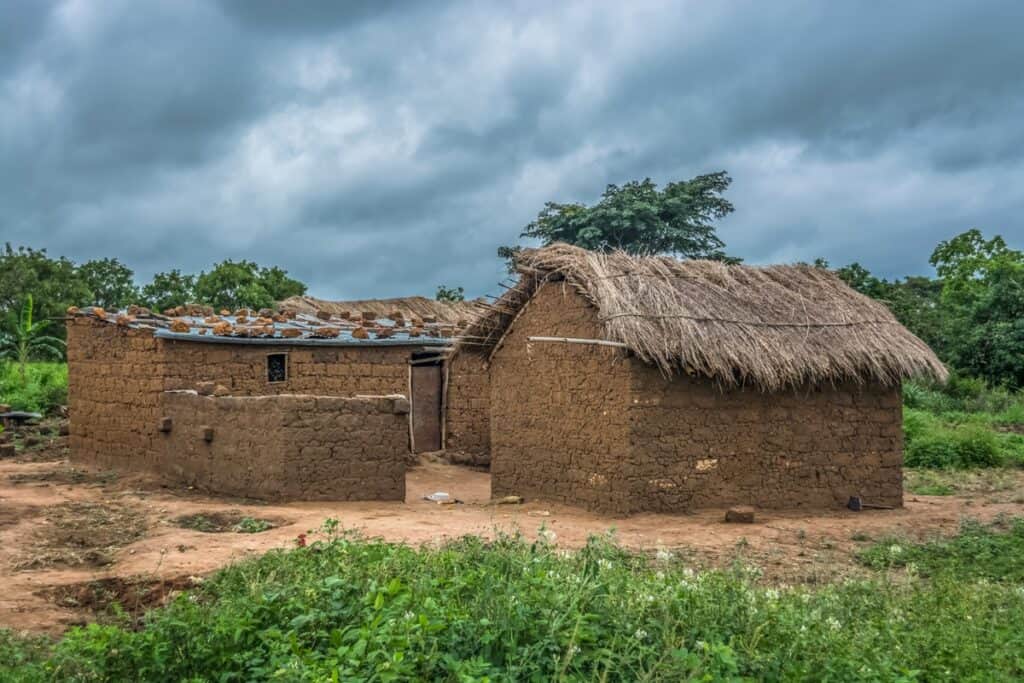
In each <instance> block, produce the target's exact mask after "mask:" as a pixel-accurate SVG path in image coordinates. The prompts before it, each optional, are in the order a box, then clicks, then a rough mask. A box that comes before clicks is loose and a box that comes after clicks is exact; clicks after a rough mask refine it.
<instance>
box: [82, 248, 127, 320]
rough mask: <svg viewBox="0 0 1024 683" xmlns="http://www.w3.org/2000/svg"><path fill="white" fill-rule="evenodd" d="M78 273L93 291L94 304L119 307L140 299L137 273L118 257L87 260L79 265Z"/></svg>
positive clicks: (110, 307)
mask: <svg viewBox="0 0 1024 683" xmlns="http://www.w3.org/2000/svg"><path fill="white" fill-rule="evenodd" d="M78 275H79V276H80V277H81V278H82V281H83V282H85V284H86V286H87V287H88V288H89V289H90V290H91V291H92V304H93V305H94V306H100V307H102V308H109V309H119V308H124V307H126V306H128V305H129V304H133V303H135V302H136V300H137V299H138V296H139V290H138V289H136V287H135V281H134V275H135V273H133V272H132V269H131V268H129V267H128V266H125V265H124V264H122V263H121V262H120V261H118V260H117V259H116V258H105V259H99V260H94V261H86V262H85V263H83V264H82V265H80V266H79V267H78Z"/></svg>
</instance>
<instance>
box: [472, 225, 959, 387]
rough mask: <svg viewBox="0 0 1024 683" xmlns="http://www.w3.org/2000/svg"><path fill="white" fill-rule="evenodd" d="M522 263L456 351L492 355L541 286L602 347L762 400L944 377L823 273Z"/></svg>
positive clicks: (696, 264)
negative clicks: (565, 291) (812, 385)
mask: <svg viewBox="0 0 1024 683" xmlns="http://www.w3.org/2000/svg"><path fill="white" fill-rule="evenodd" d="M518 264H519V268H520V272H521V273H522V278H521V279H520V282H519V285H518V287H516V288H514V289H511V290H509V291H507V292H506V293H505V295H504V296H503V297H501V298H500V299H499V300H498V301H497V302H496V304H495V305H494V306H493V307H492V309H491V310H490V312H489V313H487V314H485V315H483V316H481V317H479V318H478V319H477V320H475V322H474V324H473V325H471V326H470V327H469V329H467V330H466V334H465V337H464V340H465V344H464V349H466V350H470V351H471V350H474V349H475V350H477V351H478V352H479V351H486V352H487V353H491V352H493V350H494V347H495V346H496V345H497V344H499V343H500V340H501V337H502V336H503V335H504V333H505V332H506V330H507V329H508V327H509V325H510V324H511V323H512V321H513V320H514V319H515V317H516V316H517V315H518V314H519V313H520V309H521V308H522V307H523V306H524V305H525V304H526V303H527V302H528V301H529V299H530V297H531V296H532V295H533V293H534V292H535V291H536V290H537V288H538V287H539V286H540V285H542V284H544V283H546V282H550V281H565V282H566V283H568V284H569V285H571V286H572V288H573V289H574V290H575V291H577V292H578V293H579V294H580V295H581V296H582V297H583V298H584V299H585V300H586V301H587V302H588V303H590V304H591V305H592V306H593V307H594V308H595V309H596V312H597V317H598V320H599V321H600V322H601V324H602V329H603V332H604V334H603V338H604V339H606V340H608V341H613V342H619V343H622V344H624V345H625V346H626V347H627V348H629V349H630V350H631V351H632V352H633V353H635V354H636V356H637V357H638V358H640V359H642V360H644V361H646V362H648V363H652V364H654V365H657V366H658V367H659V368H660V369H661V370H662V371H664V372H665V373H667V374H671V373H677V372H681V371H686V372H689V373H691V374H693V373H697V374H701V375H705V376H708V377H713V378H715V379H716V380H718V381H719V382H721V383H722V384H724V385H755V386H757V387H759V388H761V389H763V390H766V391H774V390H777V389H781V388H783V387H785V386H800V385H803V384H806V383H807V382H822V381H826V382H838V381H843V380H848V379H854V380H858V381H877V382H881V383H884V384H890V385H891V384H894V383H898V382H899V381H900V380H901V379H903V378H906V377H910V376H924V377H930V378H934V379H938V380H944V379H945V377H946V375H947V372H946V369H945V367H944V366H943V365H942V362H941V361H939V359H938V358H937V357H936V356H935V354H934V353H933V352H932V350H931V349H930V348H928V346H927V345H926V344H925V343H924V342H923V341H921V340H920V339H918V338H917V337H915V336H914V335H913V334H911V333H910V331H909V330H907V329H906V328H905V327H903V325H901V324H900V322H899V321H898V320H896V317H895V316H894V315H893V314H892V312H891V311H890V310H889V309H888V308H886V306H885V305H884V304H882V303H879V302H878V301H875V300H874V299H871V298H869V297H867V296H864V295H863V294H860V293H859V292H857V291H855V290H853V289H851V288H850V287H849V286H847V285H846V284H845V283H844V282H843V281H842V280H840V279H839V278H838V277H836V276H835V274H833V273H832V272H830V271H828V270H824V269H821V268H816V267H813V266H808V265H787V266H768V267H755V266H744V265H729V264H725V263H722V262H719V261H699V260H691V261H679V260H676V259H674V258H670V257H639V256H631V255H629V254H626V253H624V252H613V253H610V254H606V253H597V252H591V251H587V250H585V249H581V248H579V247H574V246H570V245H567V244H554V245H551V246H548V247H544V248H541V249H530V250H526V251H525V252H523V253H522V255H521V256H520V257H519V260H518Z"/></svg>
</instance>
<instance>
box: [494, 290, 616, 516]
mask: <svg viewBox="0 0 1024 683" xmlns="http://www.w3.org/2000/svg"><path fill="white" fill-rule="evenodd" d="M527 306H528V308H527V309H525V310H524V311H523V313H522V315H521V316H520V318H519V320H518V321H517V322H516V324H515V325H513V326H512V328H510V332H509V334H508V335H507V336H506V338H505V340H504V343H503V344H502V345H501V347H500V348H499V349H498V350H497V352H496V353H495V354H494V357H493V359H492V363H491V406H490V407H491V492H492V494H493V495H494V496H504V495H513V494H514V495H521V496H524V497H527V498H534V497H536V498H542V499H547V500H553V501H559V502H563V503H568V504H573V505H583V506H585V507H588V508H591V509H596V510H614V509H623V508H627V507H628V506H629V505H630V501H629V497H630V496H631V495H632V480H631V479H629V478H628V477H627V476H626V475H627V472H626V471H625V469H624V467H623V463H624V460H625V459H626V458H627V457H628V453H627V451H628V448H629V417H630V413H629V410H628V406H627V401H628V399H629V387H630V375H629V360H628V359H627V358H626V357H625V355H624V352H623V350H621V349H617V348H614V347H607V346H585V345H579V344H563V343H556V342H528V341H527V337H529V336H557V337H577V338H587V339H599V338H601V337H602V336H603V333H602V331H601V329H600V324H599V323H598V321H597V318H596V315H595V312H594V309H593V308H591V307H590V306H588V305H587V304H586V302H585V301H584V300H583V299H582V298H581V297H580V296H579V295H578V294H576V293H575V291H574V290H572V288H571V287H567V286H563V285H562V284H561V283H548V284H546V285H544V286H542V287H541V288H540V289H539V290H538V291H537V293H536V294H535V296H534V297H533V299H532V300H531V301H530V303H529V304H527Z"/></svg>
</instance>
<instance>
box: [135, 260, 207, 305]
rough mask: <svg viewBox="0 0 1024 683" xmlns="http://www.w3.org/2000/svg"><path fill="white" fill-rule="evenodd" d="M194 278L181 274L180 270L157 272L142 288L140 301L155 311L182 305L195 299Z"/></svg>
mask: <svg viewBox="0 0 1024 683" xmlns="http://www.w3.org/2000/svg"><path fill="white" fill-rule="evenodd" d="M195 289H196V278H195V276H194V275H182V273H181V271H180V270H177V269H175V270H171V271H169V272H167V273H157V274H156V275H154V276H153V281H152V282H150V283H149V284H148V285H146V286H145V287H143V288H142V301H143V303H145V305H146V306H149V307H150V308H152V309H153V310H155V311H162V310H164V309H167V308H174V307H175V306H184V305H185V304H187V303H192V302H194V301H195Z"/></svg>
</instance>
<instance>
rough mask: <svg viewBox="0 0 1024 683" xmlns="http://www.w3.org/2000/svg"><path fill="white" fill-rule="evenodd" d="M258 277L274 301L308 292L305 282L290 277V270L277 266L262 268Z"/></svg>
mask: <svg viewBox="0 0 1024 683" xmlns="http://www.w3.org/2000/svg"><path fill="white" fill-rule="evenodd" d="M258 279H259V282H260V284H261V285H263V288H264V289H265V290H267V293H268V294H270V297H271V298H272V299H273V300H274V301H284V300H285V299H287V298H288V297H290V296H302V295H303V294H305V293H306V285H305V284H303V283H302V282H299V281H298V280H296V279H294V278H290V277H288V271H286V270H281V269H280V268H278V267H277V266H272V267H270V268H262V269H260V273H259V278H258Z"/></svg>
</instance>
